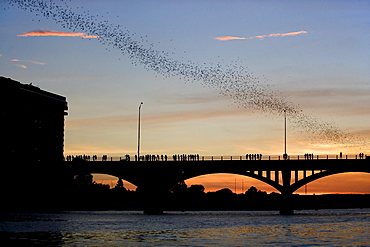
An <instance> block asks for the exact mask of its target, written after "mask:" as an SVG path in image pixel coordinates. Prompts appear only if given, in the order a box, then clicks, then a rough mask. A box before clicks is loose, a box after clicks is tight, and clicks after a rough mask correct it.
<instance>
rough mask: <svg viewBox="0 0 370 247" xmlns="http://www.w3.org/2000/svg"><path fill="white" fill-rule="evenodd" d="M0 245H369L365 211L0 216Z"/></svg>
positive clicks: (368, 218) (369, 217) (368, 216)
mask: <svg viewBox="0 0 370 247" xmlns="http://www.w3.org/2000/svg"><path fill="white" fill-rule="evenodd" d="M0 219H1V221H0V245H1V246H19V245H23V246H63V245H72V246H117V245H135V246H156V245H158V246H163V245H164V246H179V245H184V246H207V245H216V246H220V245H222V246H240V245H243V246H258V245H271V246H276V245H295V246H302V245H330V246H333V245H336V246H343V245H350V246H353V245H369V240H368V233H369V232H370V224H369V221H370V210H342V211H338V210H331V211H330V210H328V211H325V210H323V211H318V212H314V211H310V212H302V213H301V214H298V215H293V216H280V215H277V214H275V213H273V212H186V213H183V212H176V213H167V214H166V215H142V214H141V213H137V212H135V213H132V212H119V211H118V212H68V213H59V214H18V215H9V214H8V215H1V218H0Z"/></svg>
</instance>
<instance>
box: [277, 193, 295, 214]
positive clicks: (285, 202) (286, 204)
mask: <svg viewBox="0 0 370 247" xmlns="http://www.w3.org/2000/svg"><path fill="white" fill-rule="evenodd" d="M293 214H294V209H293V200H292V194H284V193H283V194H282V195H281V201H280V215H293Z"/></svg>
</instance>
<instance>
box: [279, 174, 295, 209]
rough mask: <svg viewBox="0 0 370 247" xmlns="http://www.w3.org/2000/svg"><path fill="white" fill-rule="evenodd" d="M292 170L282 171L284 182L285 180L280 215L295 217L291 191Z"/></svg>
mask: <svg viewBox="0 0 370 247" xmlns="http://www.w3.org/2000/svg"><path fill="white" fill-rule="evenodd" d="M291 177H292V174H291V169H283V170H282V180H283V191H282V193H281V201H280V214H281V215H293V214H294V210H293V208H294V207H293V200H292V196H293V195H292V192H291V190H290V181H291Z"/></svg>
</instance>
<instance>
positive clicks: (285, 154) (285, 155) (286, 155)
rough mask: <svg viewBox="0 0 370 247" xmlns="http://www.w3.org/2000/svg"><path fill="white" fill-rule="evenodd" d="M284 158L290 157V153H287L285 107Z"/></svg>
mask: <svg viewBox="0 0 370 247" xmlns="http://www.w3.org/2000/svg"><path fill="white" fill-rule="evenodd" d="M283 158H284V160H286V159H288V154H287V153H286V110H285V109H284V155H283Z"/></svg>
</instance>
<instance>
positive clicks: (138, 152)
mask: <svg viewBox="0 0 370 247" xmlns="http://www.w3.org/2000/svg"><path fill="white" fill-rule="evenodd" d="M142 104H144V103H143V102H140V105H139V121H138V127H137V160H138V161H140V110H141V105H142Z"/></svg>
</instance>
